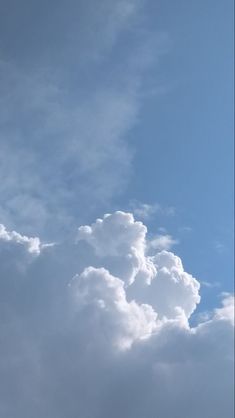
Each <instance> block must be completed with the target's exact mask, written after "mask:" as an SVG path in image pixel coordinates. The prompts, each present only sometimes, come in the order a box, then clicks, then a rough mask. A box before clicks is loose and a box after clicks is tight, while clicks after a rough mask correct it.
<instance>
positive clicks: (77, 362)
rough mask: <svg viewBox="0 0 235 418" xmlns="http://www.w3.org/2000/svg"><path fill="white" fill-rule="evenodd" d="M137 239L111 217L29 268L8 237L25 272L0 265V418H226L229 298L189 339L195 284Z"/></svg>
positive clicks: (127, 217) (138, 231)
mask: <svg viewBox="0 0 235 418" xmlns="http://www.w3.org/2000/svg"><path fill="white" fill-rule="evenodd" d="M2 231H3V232H2V236H4V237H5V238H4V239H1V240H0V244H2V245H0V254H1V252H2V251H3V252H4V245H5V244H6V243H7V245H10V246H12V247H14V248H15V246H16V243H15V240H14V239H10V238H9V237H11V236H12V235H11V233H7V232H6V231H5V229H4V228H3V229H2ZM146 233H147V230H146V228H145V226H144V225H143V224H142V223H140V222H135V220H134V218H133V216H132V215H131V214H125V213H122V212H117V213H115V214H113V215H106V216H105V217H104V218H103V219H100V220H98V221H96V222H95V223H94V224H93V225H91V226H90V227H89V226H86V227H82V228H80V229H79V233H78V242H77V243H68V241H67V242H66V243H63V242H61V244H58V245H56V246H53V247H51V248H48V250H47V251H41V252H40V253H39V252H36V253H37V257H35V254H34V252H32V251H31V252H29V249H28V247H27V246H28V245H29V244H24V245H26V247H25V246H24V245H22V242H26V241H27V240H26V239H25V238H23V241H22V242H18V241H21V239H20V238H19V237H22V236H21V235H19V236H18V235H15V233H14V234H13V237H18V238H17V240H18V241H17V242H18V244H17V248H19V249H22V248H23V249H24V252H26V253H27V254H28V256H29V257H30V259H31V262H30V263H28V260H26V259H25V257H24V254H23V252H22V251H19V253H18V256H17V257H18V260H19V261H21V267H22V269H21V272H22V273H21V274H19V270H18V268H17V266H16V265H15V264H14V263H13V264H11V261H12V259H13V258H14V255H15V252H14V251H13V252H7V253H6V252H4V257H5V258H8V264H9V265H10V264H11V265H12V268H11V270H9V271H8V274H7V275H6V274H5V272H6V270H4V264H2V263H0V327H1V334H0V376H1V378H0V415H1V416H3V417H4V418H25V417H29V418H31V417H33V418H41V417H42V416H43V417H48V418H64V417H66V418H77V417H83V418H110V417H112V418H120V416H121V417H122V418H143V417H144V418H153V417H156V416H158V417H164V418H199V417H200V418H221V417H224V418H232V417H233V325H232V319H233V313H234V308H233V306H234V300H233V297H232V296H231V295H224V300H223V302H222V307H219V308H216V309H215V310H214V312H213V313H212V314H211V316H210V319H209V320H207V321H205V322H203V323H201V324H199V325H197V326H196V327H193V328H190V326H189V324H188V318H189V317H190V315H191V313H192V312H193V310H194V309H195V307H196V304H198V303H199V301H200V298H199V293H198V292H199V283H198V281H197V280H196V279H194V278H193V277H192V276H191V275H190V274H188V273H186V272H185V271H184V268H183V265H182V262H181V260H180V258H179V257H177V256H175V255H174V254H172V253H170V252H167V251H162V252H159V253H157V254H155V255H154V256H151V257H149V256H148V254H147V253H146V252H147V248H148V246H147V235H146ZM6 237H8V238H6ZM27 242H28V241H27ZM88 247H91V251H87V250H88ZM83 251H84V252H83ZM85 253H86V254H87V255H86V257H85V258H84V257H83V254H85ZM1 259H2V257H1ZM5 261H6V260H5ZM84 263H86V266H85V268H84Z"/></svg>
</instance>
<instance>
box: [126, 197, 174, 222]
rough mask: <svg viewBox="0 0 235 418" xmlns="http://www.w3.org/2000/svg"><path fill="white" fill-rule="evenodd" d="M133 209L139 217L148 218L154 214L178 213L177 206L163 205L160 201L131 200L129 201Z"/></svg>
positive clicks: (167, 214) (168, 214) (169, 214)
mask: <svg viewBox="0 0 235 418" xmlns="http://www.w3.org/2000/svg"><path fill="white" fill-rule="evenodd" d="M129 206H130V208H131V210H132V211H133V213H134V215H135V216H136V217H137V218H140V219H143V220H147V219H151V218H153V217H154V216H157V215H162V216H174V215H175V213H176V208H174V207H173V206H163V205H160V204H159V203H153V204H150V203H142V202H139V201H138V200H131V201H130V203H129Z"/></svg>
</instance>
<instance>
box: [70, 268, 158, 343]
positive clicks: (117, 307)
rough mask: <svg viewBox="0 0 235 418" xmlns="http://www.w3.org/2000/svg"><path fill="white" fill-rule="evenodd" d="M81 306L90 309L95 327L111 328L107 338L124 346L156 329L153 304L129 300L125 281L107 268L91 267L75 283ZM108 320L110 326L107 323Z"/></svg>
mask: <svg viewBox="0 0 235 418" xmlns="http://www.w3.org/2000/svg"><path fill="white" fill-rule="evenodd" d="M72 289H73V292H74V294H75V298H76V302H77V309H78V311H82V310H83V309H85V312H88V309H89V308H90V312H91V317H90V323H91V327H92V332H94V331H93V330H96V329H97V327H98V329H99V324H100V323H103V328H104V330H105V328H106V327H108V328H109V330H110V332H107V333H106V337H107V338H108V339H110V340H111V341H113V343H114V344H115V345H117V346H118V347H120V348H123V349H125V348H128V347H130V346H131V344H132V343H133V342H134V341H136V340H138V339H143V338H146V337H148V336H149V335H151V333H152V332H153V331H154V330H155V329H156V317H157V315H156V313H155V312H154V310H153V308H152V307H151V306H149V305H143V304H142V305H138V304H137V303H136V302H135V301H131V302H127V300H126V294H125V290H124V282H123V281H122V280H120V279H118V278H117V277H114V276H112V275H111V274H110V273H109V272H108V271H107V270H105V269H94V268H93V267H88V268H87V269H86V270H85V271H84V272H83V273H82V274H81V275H80V276H76V277H75V278H74V281H73V283H72ZM107 321H108V325H107V324H106V323H105V322H107Z"/></svg>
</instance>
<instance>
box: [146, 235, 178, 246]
mask: <svg viewBox="0 0 235 418" xmlns="http://www.w3.org/2000/svg"><path fill="white" fill-rule="evenodd" d="M178 243H179V241H178V240H176V239H174V238H173V237H172V236H171V235H169V234H165V235H158V236H157V237H156V238H153V239H152V240H151V241H150V242H149V246H150V247H151V248H153V249H155V250H170V249H171V247H173V245H176V244H178Z"/></svg>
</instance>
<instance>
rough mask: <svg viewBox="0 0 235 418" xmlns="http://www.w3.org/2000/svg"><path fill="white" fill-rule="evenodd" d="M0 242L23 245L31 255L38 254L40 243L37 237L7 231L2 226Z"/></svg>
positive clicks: (0, 228) (0, 225)
mask: <svg viewBox="0 0 235 418" xmlns="http://www.w3.org/2000/svg"><path fill="white" fill-rule="evenodd" d="M1 241H2V242H13V243H16V244H20V245H23V246H24V247H25V248H26V249H27V250H28V252H29V253H31V254H39V253H40V249H41V242H40V239H39V238H38V237H27V236H25V235H21V234H19V233H18V232H15V231H7V230H6V228H5V226H4V225H2V224H0V242H1Z"/></svg>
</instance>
